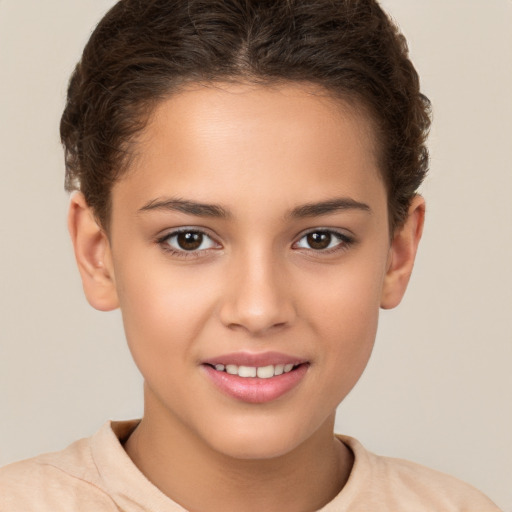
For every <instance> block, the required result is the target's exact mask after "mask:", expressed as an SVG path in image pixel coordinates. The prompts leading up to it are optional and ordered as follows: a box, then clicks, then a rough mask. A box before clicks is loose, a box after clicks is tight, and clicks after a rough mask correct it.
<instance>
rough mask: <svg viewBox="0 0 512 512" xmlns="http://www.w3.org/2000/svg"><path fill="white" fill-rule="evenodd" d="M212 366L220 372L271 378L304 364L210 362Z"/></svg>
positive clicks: (239, 375)
mask: <svg viewBox="0 0 512 512" xmlns="http://www.w3.org/2000/svg"><path fill="white" fill-rule="evenodd" d="M208 366H210V367H211V368H213V369H214V370H216V371H218V372H224V373H227V374H229V375H238V377H244V378H250V377H252V378H254V377H256V378H259V379H271V378H272V377H277V376H279V375H283V374H284V373H290V372H291V371H293V370H295V369H297V368H298V367H299V366H302V364H292V363H288V364H276V365H273V364H269V365H267V366H242V365H240V366H239V365H236V364H226V365H224V364H215V365H213V364H208Z"/></svg>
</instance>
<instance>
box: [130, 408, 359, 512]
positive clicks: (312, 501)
mask: <svg viewBox="0 0 512 512" xmlns="http://www.w3.org/2000/svg"><path fill="white" fill-rule="evenodd" d="M147 403H148V402H147V401H146V404H147ZM333 427H334V415H333V417H332V418H329V419H328V420H327V421H326V422H325V423H324V424H323V425H322V426H321V427H320V428H319V429H318V430H317V431H316V432H315V433H314V434H313V435H312V436H311V437H310V438H309V439H307V440H306V441H304V442H303V443H301V444H300V445H299V446H297V447H295V448H294V449H293V450H292V451H291V452H289V453H286V454H284V455H280V456H278V457H272V458H266V459H239V458H234V457H231V456H229V455H226V454H224V453H219V452H218V451H216V450H214V449H213V448H212V447H210V446H209V445H208V444H207V443H206V442H205V441H204V440H202V439H199V438H198V437H197V436H195V435H194V434H193V433H191V432H190V431H189V429H187V427H186V426H185V425H183V424H182V423H181V422H179V421H178V420H177V419H176V418H174V417H169V415H165V414H164V415H160V414H157V411H155V410H153V408H152V407H146V409H145V414H144V418H143V420H142V421H141V423H140V424H139V426H138V427H137V429H136V430H135V431H134V432H133V434H132V435H131V436H130V438H129V439H128V441H127V442H126V444H125V449H126V452H127V453H128V455H129V456H130V458H131V459H132V460H133V462H134V463H135V465H136V466H137V467H138V468H139V469H140V471H141V472H142V473H143V474H144V475H145V476H146V477H147V478H148V479H149V480H150V481H151V482H152V483H153V484H154V485H156V486H157V487H158V488H159V489H160V490H161V491H162V492H163V493H164V494H166V495H167V496H169V497H170V498H171V499H172V500H173V501H175V502H176V503H178V504H180V505H181V506H183V507H184V508H185V509H187V510H190V511H193V512H203V511H206V510H207V511H209V512H220V511H222V512H231V511H239V510H244V511H248V512H252V511H260V510H265V511H267V512H274V511H275V512H277V511H282V510H287V511H290V512H292V511H303V510H318V509H320V508H321V507H323V506H324V505H325V504H326V503H328V502H329V501H331V500H332V499H333V498H334V497H335V496H336V495H337V494H338V493H339V492H340V490H341V489H342V488H343V486H344V485H345V483H346V481H347V480H348V476H349V474H350V471H351V468H352V464H353V455H352V453H351V452H350V450H349V449H348V448H347V447H346V446H345V445H344V444H342V443H341V442H340V441H338V440H337V439H335V438H334V435H333Z"/></svg>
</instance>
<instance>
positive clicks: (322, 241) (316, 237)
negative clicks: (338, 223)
mask: <svg viewBox="0 0 512 512" xmlns="http://www.w3.org/2000/svg"><path fill="white" fill-rule="evenodd" d="M306 241H307V243H308V245H309V247H310V248H311V249H316V250H322V249H327V248H328V247H329V246H330V244H331V241H332V234H331V233H328V232H325V231H317V232H314V233H309V234H308V235H306Z"/></svg>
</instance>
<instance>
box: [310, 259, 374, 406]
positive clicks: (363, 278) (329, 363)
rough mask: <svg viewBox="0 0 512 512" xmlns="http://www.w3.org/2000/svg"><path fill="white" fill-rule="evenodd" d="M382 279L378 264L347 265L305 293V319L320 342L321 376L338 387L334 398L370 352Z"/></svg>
mask: <svg viewBox="0 0 512 512" xmlns="http://www.w3.org/2000/svg"><path fill="white" fill-rule="evenodd" d="M382 281H383V270H382V269H381V268H379V266H376V265H360V266H357V267H356V266H354V267H350V266H347V268H346V269H336V270H335V271H334V272H332V273H331V274H330V275H329V276H326V279H325V282H324V286H323V287H322V290H321V292H320V290H319V288H318V287H316V290H317V292H316V293H314V294H310V296H309V297H308V303H309V307H310V312H311V314H310V316H309V321H310V323H311V326H312V328H313V329H314V331H315V337H316V339H317V340H318V343H319V344H320V345H321V346H322V350H321V351H320V352H319V363H320V364H321V365H322V367H323V368H324V369H325V373H324V375H323V377H322V378H325V379H329V380H330V382H331V385H333V386H334V387H335V388H336V389H338V390H339V395H338V396H337V398H336V399H337V401H338V402H339V401H341V400H342V399H343V398H344V397H345V395H346V394H347V393H348V392H349V391H350V389H352V387H353V386H354V385H355V383H356V382H357V380H358V379H359V377H360V375H361V374H362V372H363V370H364V368H365V366H366V364H367V362H368V359H369V357H370V355H371V352H372V349H373V344H374V341H375V335H376V332H377V324H378V317H379V305H380V295H381V289H382Z"/></svg>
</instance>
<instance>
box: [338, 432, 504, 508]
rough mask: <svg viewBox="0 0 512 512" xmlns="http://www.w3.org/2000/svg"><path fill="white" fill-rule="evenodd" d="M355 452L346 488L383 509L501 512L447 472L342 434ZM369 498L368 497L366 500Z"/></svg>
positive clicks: (359, 497)
mask: <svg viewBox="0 0 512 512" xmlns="http://www.w3.org/2000/svg"><path fill="white" fill-rule="evenodd" d="M339 438H340V439H341V441H342V442H343V443H345V444H346V445H347V446H348V447H349V448H350V449H351V450H352V452H353V453H354V460H355V462H354V468H353V470H352V474H351V476H350V479H349V481H348V482H347V486H346V488H345V489H343V491H342V492H341V494H343V493H344V492H345V491H346V492H347V496H348V495H349V494H351V495H352V496H354V497H355V496H358V498H357V500H359V502H360V503H361V502H365V503H367V504H368V506H371V505H376V504H379V507H378V510H381V511H384V510H385V511H387V510H389V511H393V512H399V511H402V510H403V511H406V510H407V511H409V510H415V511H417V512H420V511H425V512H426V511H432V510H442V511H443V512H452V511H453V512H462V511H464V512H483V511H485V512H499V509H498V507H497V506H496V505H495V504H494V503H492V501H491V500H489V498H487V497H486V496H485V495H483V494H482V493H481V492H480V491H478V490H477V489H475V488H474V487H472V486H471V485H469V484H466V483H465V482H462V481H461V480H459V479H457V478H455V477H452V476H450V475H447V474H445V473H442V472H439V471H436V470H433V469H430V468H427V467H425V466H422V465H420V464H416V463H414V462H409V461H406V460H402V459H396V458H391V457H382V456H379V455H376V454H374V453H371V452H369V451H367V450H366V449H365V448H364V447H363V446H362V445H361V443H359V442H358V441H357V440H355V439H353V438H350V437H346V436H339ZM365 500H366V501H365Z"/></svg>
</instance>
